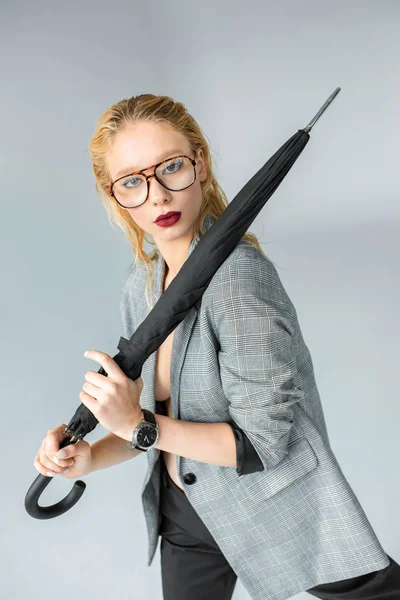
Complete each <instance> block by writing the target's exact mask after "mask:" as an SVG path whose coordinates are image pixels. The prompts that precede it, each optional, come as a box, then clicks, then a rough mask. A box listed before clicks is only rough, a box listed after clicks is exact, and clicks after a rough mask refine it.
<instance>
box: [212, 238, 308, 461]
mask: <svg viewBox="0 0 400 600" xmlns="http://www.w3.org/2000/svg"><path fill="white" fill-rule="evenodd" d="M211 316H212V319H213V320H214V326H215V333H216V336H217V338H218V340H219V342H220V350H219V353H218V361H219V366H220V376H221V381H222V387H223V390H224V393H225V396H226V398H227V399H228V400H229V413H230V417H231V420H232V421H233V422H234V423H235V424H236V425H237V426H238V427H239V428H241V429H242V431H243V433H245V434H246V436H247V438H248V440H249V441H250V442H251V444H252V445H253V447H254V449H255V450H256V452H257V454H258V455H259V457H260V459H261V462H262V465H263V467H264V469H265V470H269V469H271V468H274V467H276V466H277V465H278V464H279V463H280V462H281V461H282V460H283V459H284V458H285V456H286V455H287V453H288V449H287V444H288V441H289V437H290V433H291V429H292V427H293V409H292V405H294V404H296V403H301V402H302V401H303V400H304V391H303V390H302V389H301V387H300V385H299V384H300V377H299V373H298V370H297V364H296V357H295V355H294V350H293V339H294V334H295V327H296V323H297V316H296V311H295V308H294V306H293V304H292V302H291V300H290V298H289V296H288V295H287V293H286V291H285V289H284V287H283V285H282V282H281V281H280V278H279V275H278V273H277V271H276V269H275V267H274V265H273V264H272V262H270V261H269V260H268V259H266V258H265V257H262V256H260V255H259V253H258V251H257V250H256V249H253V248H251V249H248V250H247V251H246V252H245V253H243V254H242V255H241V256H239V257H237V258H236V260H231V261H230V262H229V264H228V265H227V267H226V268H224V269H221V270H220V273H219V277H218V279H217V280H216V282H215V286H214V290H213V310H212V311H211Z"/></svg>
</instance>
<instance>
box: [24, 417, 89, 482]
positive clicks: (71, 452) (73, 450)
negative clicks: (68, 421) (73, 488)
mask: <svg viewBox="0 0 400 600" xmlns="http://www.w3.org/2000/svg"><path fill="white" fill-rule="evenodd" d="M65 428H66V425H65V423H61V425H59V426H58V427H55V428H54V429H49V431H48V432H47V436H46V437H45V438H44V440H43V442H42V445H41V446H40V448H39V451H38V453H37V455H36V457H35V460H34V462H33V466H34V467H35V468H36V469H37V470H38V471H39V473H41V474H42V475H45V476H46V477H52V476H53V475H55V474H57V475H61V476H62V477H65V478H66V479H74V477H82V476H83V475H88V473H90V472H91V470H92V449H91V446H90V444H89V443H88V442H85V441H84V440H81V441H80V442H77V443H76V444H69V445H68V446H65V447H64V448H63V450H65V451H66V453H67V455H66V456H65V458H55V456H54V455H55V454H56V453H57V452H58V451H59V449H60V444H61V442H62V441H63V439H64V438H65V435H64V434H63V433H62V432H63V431H64V429H65ZM67 469H69V471H68V472H67Z"/></svg>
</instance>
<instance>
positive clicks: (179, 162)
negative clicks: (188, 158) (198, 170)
mask: <svg viewBox="0 0 400 600" xmlns="http://www.w3.org/2000/svg"><path fill="white" fill-rule="evenodd" d="M182 162H183V161H182V159H180V160H175V161H174V162H172V163H169V165H167V166H166V167H165V169H164V170H163V173H165V172H166V173H167V175H168V173H176V171H179V169H180V168H181V166H182ZM170 167H171V170H169V169H170ZM175 167H178V168H175Z"/></svg>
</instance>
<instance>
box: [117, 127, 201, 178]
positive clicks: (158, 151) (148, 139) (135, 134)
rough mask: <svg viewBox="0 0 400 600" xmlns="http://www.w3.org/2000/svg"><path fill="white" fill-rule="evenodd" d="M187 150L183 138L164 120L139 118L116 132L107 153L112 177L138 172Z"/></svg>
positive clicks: (188, 150)
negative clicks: (158, 121)
mask: <svg viewBox="0 0 400 600" xmlns="http://www.w3.org/2000/svg"><path fill="white" fill-rule="evenodd" d="M179 152H182V153H184V154H187V153H189V152H190V146H189V143H188V142H187V140H186V138H185V137H184V136H183V135H182V134H181V133H179V132H178V131H175V130H174V129H173V128H172V127H171V126H170V125H167V124H164V123H162V124H161V123H149V122H145V121H140V122H138V123H134V124H129V125H126V126H125V127H124V128H123V129H122V130H121V131H119V132H118V133H117V134H116V136H115V138H114V140H113V144H112V146H111V149H110V151H109V153H108V154H107V157H106V158H107V162H108V167H109V169H110V173H111V176H112V177H118V174H119V173H121V174H123V173H125V172H129V171H131V172H133V171H140V170H142V169H146V168H148V167H149V166H152V165H154V164H156V163H158V162H160V161H162V160H164V159H165V158H168V157H169V156H174V155H176V154H179Z"/></svg>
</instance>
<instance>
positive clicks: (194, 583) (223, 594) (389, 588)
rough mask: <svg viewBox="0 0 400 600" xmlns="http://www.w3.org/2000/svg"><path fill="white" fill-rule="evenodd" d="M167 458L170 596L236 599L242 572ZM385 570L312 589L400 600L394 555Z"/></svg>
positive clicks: (356, 599) (351, 597) (164, 500)
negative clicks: (175, 477)
mask: <svg viewBox="0 0 400 600" xmlns="http://www.w3.org/2000/svg"><path fill="white" fill-rule="evenodd" d="M160 461H161V488H160V516H161V524H160V535H161V546H160V555H161V577H162V590H163V598H164V600H230V598H232V595H233V591H234V589H235V585H236V581H237V575H236V573H235V572H234V571H233V570H232V567H231V566H230V564H229V563H228V561H227V560H226V558H225V557H224V555H223V554H222V552H221V550H220V548H219V546H218V544H217V543H216V541H215V539H214V538H213V536H212V535H211V533H210V532H209V530H208V529H207V527H206V526H205V525H204V523H203V521H202V520H201V519H200V517H199V515H198V514H197V513H196V511H195V510H194V508H193V506H192V505H191V504H190V502H189V500H188V499H187V497H186V494H185V492H183V491H182V490H181V489H180V488H179V487H178V486H177V485H176V484H175V483H174V481H173V480H172V479H171V477H170V476H169V473H168V471H167V469H166V466H165V463H164V460H163V458H162V456H160ZM388 558H389V560H390V564H389V565H388V566H387V567H385V568H384V569H381V570H380V571H374V572H372V573H367V574H366V575H360V576H358V577H352V578H351V579H343V580H340V581H335V582H333V583H326V584H323V585H317V586H315V587H313V588H310V589H309V590H304V591H307V592H308V593H309V594H311V595H312V596H316V597H317V598H322V599H323V600H331V599H334V598H340V599H341V600H378V599H379V600H400V566H399V565H398V563H397V562H395V561H394V560H393V559H392V558H391V557H390V556H389V555H388Z"/></svg>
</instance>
